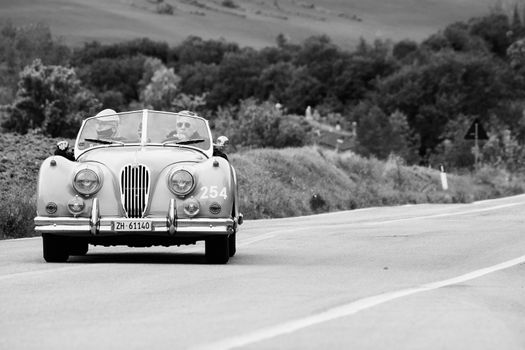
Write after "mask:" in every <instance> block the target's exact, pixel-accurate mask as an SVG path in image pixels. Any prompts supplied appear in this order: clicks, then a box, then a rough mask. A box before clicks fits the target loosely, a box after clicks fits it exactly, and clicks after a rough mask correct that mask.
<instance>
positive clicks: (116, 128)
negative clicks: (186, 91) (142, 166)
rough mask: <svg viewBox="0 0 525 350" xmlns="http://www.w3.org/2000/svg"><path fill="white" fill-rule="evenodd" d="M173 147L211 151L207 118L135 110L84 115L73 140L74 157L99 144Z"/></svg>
mask: <svg viewBox="0 0 525 350" xmlns="http://www.w3.org/2000/svg"><path fill="white" fill-rule="evenodd" d="M137 146H140V147H173V148H184V149H191V150H195V151H198V152H200V153H203V154H204V155H206V157H207V158H210V157H211V156H212V154H213V142H212V135H211V130H210V127H209V124H208V121H207V120H206V119H204V118H202V117H199V116H197V115H195V114H188V113H185V112H178V113H177V112H164V111H155V110H148V109H143V110H137V111H129V112H120V113H115V114H111V115H104V116H93V117H89V118H86V119H85V120H84V121H83V122H82V126H81V127H80V130H79V132H78V135H77V139H76V142H75V158H78V157H79V156H81V155H82V154H84V153H86V152H88V151H90V150H94V149H100V148H111V147H137Z"/></svg>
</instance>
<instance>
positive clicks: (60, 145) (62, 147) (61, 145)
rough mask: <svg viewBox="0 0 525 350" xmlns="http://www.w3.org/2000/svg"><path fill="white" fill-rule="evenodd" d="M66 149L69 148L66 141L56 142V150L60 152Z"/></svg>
mask: <svg viewBox="0 0 525 350" xmlns="http://www.w3.org/2000/svg"><path fill="white" fill-rule="evenodd" d="M68 147H69V143H68V142H67V141H58V142H57V148H58V149H59V150H61V151H65V150H66V149H67V148H68Z"/></svg>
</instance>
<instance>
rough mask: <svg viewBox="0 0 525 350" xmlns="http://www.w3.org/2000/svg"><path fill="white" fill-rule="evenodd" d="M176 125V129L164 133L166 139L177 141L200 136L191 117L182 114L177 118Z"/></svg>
mask: <svg viewBox="0 0 525 350" xmlns="http://www.w3.org/2000/svg"><path fill="white" fill-rule="evenodd" d="M181 114H188V115H190V114H189V113H183V112H181ZM176 125H177V129H175V130H173V131H171V132H170V133H169V134H168V135H166V138H167V139H177V140H179V141H186V140H195V139H199V138H200V135H199V134H198V133H197V130H196V128H195V124H194V121H193V120H192V118H190V117H187V116H184V115H182V116H180V117H179V118H178V120H177V124H176Z"/></svg>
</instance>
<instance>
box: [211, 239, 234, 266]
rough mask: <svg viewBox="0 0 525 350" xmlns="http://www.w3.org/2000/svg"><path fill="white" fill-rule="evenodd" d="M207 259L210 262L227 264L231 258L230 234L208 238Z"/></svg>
mask: <svg viewBox="0 0 525 350" xmlns="http://www.w3.org/2000/svg"><path fill="white" fill-rule="evenodd" d="M205 251H206V261H207V262H208V263H210V264H226V263H227V262H228V260H229V259H230V252H229V240H228V236H221V237H212V238H207V239H206V243H205Z"/></svg>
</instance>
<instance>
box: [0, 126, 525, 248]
mask: <svg viewBox="0 0 525 350" xmlns="http://www.w3.org/2000/svg"><path fill="white" fill-rule="evenodd" d="M56 141H57V140H56V139H49V138H44V137H42V136H39V135H24V136H21V135H13V134H0V154H1V157H0V195H1V199H2V200H1V201H0V239H5V238H15V237H26V236H33V235H35V233H34V230H33V228H34V225H33V218H34V216H35V192H36V186H37V184H36V181H37V175H38V169H39V167H40V163H41V162H42V161H43V160H44V159H45V158H46V157H48V156H49V155H50V154H52V152H53V149H54V144H55V143H56ZM230 159H231V162H232V164H233V165H234V166H235V168H236V170H237V176H238V180H239V190H240V200H241V203H240V206H241V210H242V212H243V213H244V215H245V218H246V219H258V218H278V217H288V216H298V215H308V214H314V213H320V212H326V211H336V210H346V209H356V208H363V207H370V206H382V205H398V204H406V203H466V202H471V201H474V200H480V199H487V198H495V197H501V196H506V195H512V194H518V193H523V192H525V181H523V180H524V179H523V176H516V175H512V176H511V174H508V173H507V172H505V171H503V170H499V169H495V168H490V167H484V168H482V169H480V170H479V171H478V172H476V173H475V174H465V175H461V176H460V175H452V174H448V183H449V190H447V191H443V190H442V189H441V182H440V174H439V171H437V170H433V169H428V168H421V167H415V166H405V165H403V164H402V162H401V161H400V160H399V159H396V158H391V159H389V160H388V161H386V162H384V161H378V160H375V159H366V158H362V157H360V156H357V155H355V154H353V153H336V152H334V151H329V150H323V149H320V148H316V147H303V148H295V149H281V150H273V149H261V150H251V151H246V152H241V153H236V154H231V155H230Z"/></svg>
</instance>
